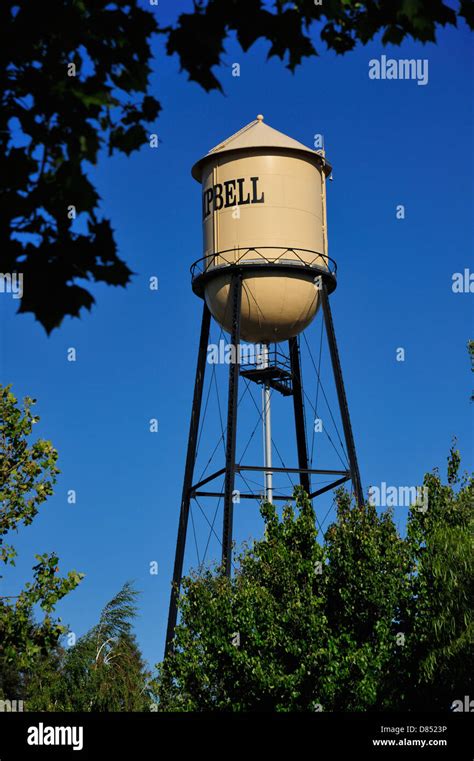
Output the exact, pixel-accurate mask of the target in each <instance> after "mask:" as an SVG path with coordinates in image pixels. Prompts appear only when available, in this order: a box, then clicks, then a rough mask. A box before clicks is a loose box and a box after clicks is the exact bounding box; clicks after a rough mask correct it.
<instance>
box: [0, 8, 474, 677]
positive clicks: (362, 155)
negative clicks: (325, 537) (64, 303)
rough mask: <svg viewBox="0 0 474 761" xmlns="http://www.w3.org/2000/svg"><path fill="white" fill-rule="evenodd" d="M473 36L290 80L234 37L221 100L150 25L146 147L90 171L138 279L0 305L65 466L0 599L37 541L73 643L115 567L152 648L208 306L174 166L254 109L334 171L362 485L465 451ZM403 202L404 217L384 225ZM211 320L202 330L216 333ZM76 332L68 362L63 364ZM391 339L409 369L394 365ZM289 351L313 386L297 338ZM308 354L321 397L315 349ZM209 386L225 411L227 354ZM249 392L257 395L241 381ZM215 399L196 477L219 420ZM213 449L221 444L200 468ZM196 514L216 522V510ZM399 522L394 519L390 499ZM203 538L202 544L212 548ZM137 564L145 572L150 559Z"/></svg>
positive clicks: (321, 448) (16, 369) (162, 606)
mask: <svg viewBox="0 0 474 761" xmlns="http://www.w3.org/2000/svg"><path fill="white" fill-rule="evenodd" d="M177 5H178V4H176V3H171V2H165V1H164V0H163V1H162V2H160V5H159V8H158V9H154V12H155V13H157V15H158V17H159V19H160V21H162V23H163V24H166V23H168V22H169V21H172V20H173V19H174V18H175V16H176V10H175V8H176V6H177ZM188 7H189V4H188V3H180V4H179V8H180V9H187V8H188ZM471 44H472V41H471V38H470V36H469V32H468V31H467V29H466V28H465V27H463V28H461V29H460V30H458V31H456V30H454V29H446V30H444V31H443V30H442V31H441V32H440V33H439V44H438V45H437V46H434V45H430V46H421V45H415V44H412V43H408V44H405V45H403V46H402V48H394V47H388V48H382V47H381V45H380V43H379V42H374V43H372V44H371V45H369V46H367V47H365V48H364V47H361V46H359V47H358V48H357V49H356V51H355V52H353V53H351V54H348V55H347V56H344V57H339V58H338V57H336V56H335V55H334V54H332V53H326V52H324V45H323V44H322V43H319V45H318V47H319V49H320V53H321V55H320V57H319V58H317V59H312V60H309V61H305V63H304V64H303V65H302V66H301V67H300V68H298V69H297V71H296V74H294V75H292V74H291V73H290V72H289V71H288V70H287V69H285V67H284V65H282V63H281V62H279V61H278V60H277V59H272V60H271V61H268V62H267V61H266V52H267V48H268V45H267V44H265V43H259V44H257V45H255V46H254V47H253V48H252V49H251V51H250V52H249V53H247V54H243V53H242V51H241V50H240V48H239V46H238V45H237V44H236V42H235V40H233V39H231V40H230V41H229V42H228V43H227V45H226V55H225V61H226V65H225V66H224V67H222V69H221V71H220V77H221V80H222V84H223V87H224V90H225V96H223V95H221V94H219V93H211V94H206V93H205V92H204V91H202V90H201V89H200V88H199V87H198V86H197V85H196V84H194V83H189V82H188V81H187V78H186V75H184V74H182V73H180V72H179V62H178V60H177V58H176V57H173V58H171V59H170V58H168V57H167V56H166V55H165V53H164V49H163V39H161V38H158V39H156V40H155V42H154V54H155V60H154V65H153V68H154V73H153V77H152V93H153V94H154V95H155V96H156V97H158V99H159V100H160V101H161V103H162V106H163V112H162V114H161V115H160V116H159V119H158V120H157V123H156V126H155V129H154V131H156V132H157V133H158V136H159V140H160V146H159V148H158V149H157V150H153V149H151V148H149V147H148V146H145V147H144V148H142V150H141V151H140V152H139V153H136V154H133V155H132V156H131V157H130V158H126V157H121V156H116V157H112V158H108V157H107V156H105V155H104V156H103V157H102V158H101V160H100V162H99V164H98V166H97V167H95V168H93V169H91V171H90V175H91V177H92V178H93V180H94V182H95V183H96V184H97V187H98V189H99V192H100V195H101V197H102V205H101V208H102V210H103V213H104V215H106V216H108V217H110V218H111V220H112V225H113V227H114V229H115V233H116V239H117V242H118V246H119V251H120V254H121V256H122V258H124V259H125V261H126V262H127V263H128V264H129V266H130V267H131V269H132V270H133V271H134V272H135V273H136V275H135V276H134V278H133V282H132V284H131V285H130V286H129V287H128V288H127V289H126V290H123V289H113V288H108V287H105V286H100V285H98V286H94V285H92V286H91V289H92V292H93V294H94V296H95V298H96V301H97V304H96V306H95V307H94V308H93V310H92V312H91V313H90V314H89V313H84V314H83V316H82V319H81V320H73V319H69V318H67V319H66V320H65V321H64V324H63V326H62V327H61V329H60V330H57V331H54V333H53V335H52V336H51V337H49V338H48V337H47V336H46V334H45V333H44V331H43V329H42V328H41V327H40V325H39V324H38V323H35V322H34V319H33V317H32V316H17V315H15V308H16V304H15V302H14V301H13V300H12V299H11V298H10V297H9V296H7V295H3V296H1V298H0V310H1V328H0V368H1V379H2V382H4V383H7V382H8V383H12V384H13V388H14V391H15V392H16V394H17V395H18V396H20V397H22V396H24V395H25V394H29V395H32V396H34V397H36V398H37V399H38V405H37V412H38V414H39V415H40V416H41V423H40V424H39V425H38V426H37V427H36V429H35V432H36V433H37V435H41V436H43V437H45V438H48V439H51V440H52V441H53V443H54V445H55V446H56V448H57V449H58V450H59V454H60V460H59V466H60V468H61V475H60V478H59V480H58V484H57V488H56V493H55V495H54V497H52V498H51V499H50V500H48V502H47V503H46V504H45V505H44V506H43V507H42V509H41V513H40V515H39V516H38V517H37V519H36V520H35V522H34V524H33V525H32V526H30V527H28V528H25V529H21V531H20V533H19V534H18V536H17V537H15V538H14V539H15V544H16V547H17V549H18V551H19V559H18V564H17V567H16V569H15V570H14V572H7V574H6V576H5V580H4V584H3V587H4V588H5V592H4V594H15V591H16V590H18V589H19V588H21V586H22V585H23V584H24V582H25V581H26V580H27V579H28V578H29V577H30V575H31V566H32V565H33V562H34V560H33V555H34V553H35V552H47V551H53V550H55V551H57V552H58V554H59V556H60V568H61V571H62V572H66V571H67V570H69V569H72V568H75V569H77V570H81V571H83V572H85V574H86V578H85V579H84V581H83V582H82V584H81V585H80V587H79V588H78V589H77V590H76V591H75V592H74V593H73V594H71V595H69V596H68V597H67V598H66V599H65V600H64V601H62V602H61V604H60V605H59V606H58V612H59V614H60V615H61V617H62V619H63V620H64V621H65V622H67V623H68V624H69V625H70V628H71V630H72V631H74V632H75V633H76V634H77V635H78V636H79V635H81V634H82V633H84V632H85V631H86V630H87V629H88V628H89V627H90V626H91V625H92V624H94V623H95V621H96V620H97V617H98V615H99V611H100V609H101V608H102V607H103V605H104V604H105V603H106V602H107V600H108V599H110V598H111V597H112V596H113V594H114V593H115V592H116V591H117V590H118V589H119V588H120V587H121V586H122V584H123V582H124V581H126V580H127V579H134V580H135V581H136V585H137V587H138V589H140V590H141V591H142V595H141V597H140V617H139V619H138V621H137V626H136V631H137V635H138V639H139V643H140V645H141V647H142V649H143V652H144V655H145V657H146V659H147V660H148V661H149V663H150V664H153V663H156V662H157V661H158V660H160V658H161V656H162V649H163V640H164V631H165V626H166V617H167V609H168V597H169V589H170V579H171V574H172V563H173V557H174V548H175V542H176V531H177V521H178V514H179V504H180V494H181V487H182V476H183V469H184V458H185V448H186V441H187V432H188V426H189V414H190V405H191V399H192V391H193V382H194V369H195V361H196V352H197V342H198V338H199V328H200V317H201V309H202V305H201V302H200V301H199V300H198V299H197V297H196V296H195V295H194V294H193V293H192V291H191V287H190V277H189V267H190V265H191V263H192V262H193V261H194V260H196V259H198V258H199V257H200V256H201V255H202V254H201V229H200V203H201V201H200V188H199V185H198V184H197V183H196V182H195V181H194V180H193V179H192V178H191V175H190V169H191V166H192V164H193V163H194V162H195V161H196V159H198V158H199V157H201V156H202V155H203V154H204V153H206V152H207V151H208V150H209V148H211V147H212V146H214V145H216V144H217V143H218V142H220V141H221V140H222V139H223V138H225V137H227V136H228V135H230V134H232V133H233V132H235V131H236V130H238V129H240V127H242V126H243V125H244V124H246V123H248V122H250V121H251V120H252V119H254V118H255V116H256V115H257V114H258V113H262V114H264V116H265V121H266V122H267V123H268V124H270V125H271V126H272V127H275V128H276V129H278V130H281V131H282V132H285V133H287V134H289V135H290V136H291V137H294V138H295V139H297V140H299V141H301V142H303V143H305V144H307V145H309V146H312V144H313V136H314V135H315V134H316V133H322V134H323V135H324V138H325V145H326V150H327V156H328V158H329V160H330V161H331V162H332V163H333V166H334V181H333V182H332V183H330V184H329V187H328V214H329V253H330V255H331V256H332V257H333V258H335V259H336V260H337V262H338V267H339V283H338V288H337V290H336V292H335V293H334V295H333V296H332V297H331V298H332V301H331V303H332V307H333V314H334V320H335V325H336V331H337V335H338V341H339V348H340V353H341V360H342V366H343V371H344V376H345V382H346V389H347V394H348V399H349V404H350V410H351V415H352V422H353V428H354V433H355V438H356V445H357V450H358V457H359V462H360V467H361V474H362V480H363V484H364V487H365V489H367V487H368V486H369V485H370V484H380V483H381V482H382V481H385V482H386V483H387V484H390V485H416V484H419V483H420V482H421V481H422V478H423V473H424V472H425V471H427V470H430V469H432V468H433V467H435V466H439V467H440V468H441V470H442V471H443V473H444V471H445V463H446V456H447V454H448V450H449V447H450V443H451V439H452V437H453V436H454V435H456V436H457V437H458V442H459V448H460V449H461V454H462V456H463V464H464V466H465V467H469V468H470V467H471V466H472V454H473V446H472V445H473V442H472V423H471V421H472V418H471V415H472V408H471V407H470V403H469V396H470V392H471V386H472V377H471V374H470V372H469V360H468V356H467V352H466V342H467V340H468V338H469V337H472V332H473V331H472V294H469V293H453V291H452V287H451V286H452V276H453V273H456V272H463V271H464V269H465V268H469V267H471V269H472V266H473V265H472V258H470V255H471V253H472V243H473V229H472V211H473V209H472V202H473V189H472V169H473V167H472V130H473V121H472V96H471V92H470V88H469V84H470V82H471V81H472V63H471V56H470V49H469V46H470V45H471ZM382 54H387V55H389V56H392V57H394V58H411V57H414V58H422V59H425V58H426V59H428V62H429V81H428V84H427V85H426V86H419V85H417V83H416V81H397V80H394V81H389V80H385V81H383V80H379V81H375V80H371V79H369V76H368V68H369V61H370V59H373V58H380V56H381V55H382ZM232 63H239V64H240V67H241V71H240V77H233V76H232ZM399 204H403V205H404V206H405V210H406V212H405V214H406V215H405V219H403V220H399V219H397V218H396V207H397V205H399ZM151 276H157V277H158V278H159V290H158V292H154V291H150V289H149V285H148V284H149V278H150V277H151ZM212 335H213V337H214V339H215V340H217V339H218V338H219V330H218V329H216V328H215V327H214V328H213V333H212ZM319 337H320V317H318V318H317V319H316V321H315V323H314V324H313V326H311V327H310V328H309V330H308V331H307V339H308V343H309V345H310V346H311V347H312V351H313V354H314V356H315V357H317V355H318V350H319ZM70 347H74V348H75V349H76V352H77V361H76V362H68V361H67V351H68V349H69V348H70ZM399 347H403V348H404V349H405V361H404V362H397V361H396V350H397V348H399ZM303 364H304V371H305V379H306V378H307V380H306V391H307V393H308V397H309V398H310V399H314V393H315V383H314V378H313V377H312V375H313V374H312V373H311V362H310V359H309V357H308V356H306V355H305V354H304V353H303ZM322 368H323V382H324V384H325V388H327V394H328V398H329V399H330V401H332V402H334V394H333V392H332V390H331V379H330V374H329V365H328V357H327V350H326V349H325V350H324V352H323V358H322ZM209 377H210V374H208V378H209ZM216 383H217V387H218V389H219V395H220V403H221V406H222V405H223V404H224V403H225V394H226V388H227V378H226V375H225V371H224V370H223V369H222V368H218V370H217V371H216ZM242 390H244V389H242ZM254 397H255V400H256V404H257V406H258V404H259V403H260V397H259V394H258V392H257V393H256V392H255V390H254ZM212 404H213V406H212V405H211V407H210V409H209V414H208V419H207V427H206V428H205V431H204V434H203V436H202V441H201V448H200V458H199V461H198V467H197V469H196V470H197V474H198V475H199V474H200V472H201V470H202V468H203V467H204V466H205V465H206V463H207V460H208V457H209V455H210V453H211V452H212V450H213V449H214V446H215V444H216V442H217V441H218V439H219V435H220V425H219V421H218V414H217V412H218V411H217V407H216V402H213V403H212ZM245 405H246V406H245ZM245 405H244V402H243V403H242V413H241V418H240V420H241V428H240V431H239V433H240V434H241V435H240V439H239V447H240V451H242V447H243V446H245V442H246V438H247V435H248V434H250V433H251V431H252V430H253V429H254V427H255V425H256V422H257V420H258V416H257V417H256V409H255V406H254V404H253V402H252V401H251V399H250V393H249V394H248V395H247V398H246V400H245ZM274 410H275V420H274V438H275V442H276V444H277V447H278V450H279V452H280V454H281V455H282V458H283V460H284V461H285V462H286V464H287V465H289V464H296V458H295V454H294V451H293V448H292V443H291V442H292V436H293V429H292V424H291V414H290V413H291V409H290V407H289V403H288V402H285V401H284V400H281V399H278V400H275V405H274ZM211 412H215V413H216V414H215V415H214V418H213V416H212V414H210V413H211ZM324 414H325V413H324ZM151 418H157V419H158V421H159V426H158V433H151V432H150V431H149V420H150V419H151ZM311 420H312V415H309V416H308V421H309V424H310V421H311ZM340 428H341V427H340V426H339V429H340ZM317 435H319V436H321V434H317ZM260 450H261V432H260V430H259V429H257V431H256V433H255V435H254V437H253V439H252V443H251V446H250V449H249V451H248V452H247V456H248V460H247V461H248V462H251V461H253V462H255V461H256V460H257V459H258V458H259V457H261V451H260ZM316 453H317V454H316V457H315V463H316V462H317V461H319V462H322V461H324V463H327V465H328V467H337V460H336V461H335V460H334V458H333V459H332V460H331V457H332V456H333V455H331V448H330V447H328V446H327V442H326V443H324V442H322V441H320V440H317V441H316ZM333 454H334V453H333ZM219 457H220V459H219ZM277 460H278V457H277V456H276V455H275V462H276V461H277ZM292 460H293V462H291V461H292ZM221 462H222V447H221V449H220V451H219V450H218V453H217V454H216V457H215V459H214V460H213V464H214V463H215V464H216V469H217V467H219V466H220V464H221ZM278 464H279V463H278ZM315 467H316V464H315ZM70 489H74V490H76V492H77V502H76V504H75V505H70V504H68V502H67V492H68V490H70ZM316 507H317V511H318V517H319V519H320V521H321V522H323V519H324V518H325V516H326V520H325V523H324V527H325V528H326V527H327V525H328V522H329V521H330V519H331V517H332V516H333V515H334V513H333V511H331V499H330V498H327V499H326V498H324V499H321V502H320V503H318V502H317V503H316ZM328 510H329V511H330V512H329V514H328V515H327V513H328ZM205 511H206V514H207V515H208V516H210V520H211V522H212V517H213V515H214V511H213V506H212V504H211V503H209V506H208V507H207V508H205ZM395 515H396V519H397V522H398V523H399V525H400V527H401V528H403V525H404V521H405V516H406V508H403V507H402V508H397V510H396V513H395ZM193 517H194V520H195V528H196V535H197V539H198V541H197V544H198V548H199V550H200V553H201V554H200V558H201V559H202V549H203V547H205V545H206V541H207V534H208V530H207V524H206V523H205V520H204V518H203V516H202V514H201V512H200V511H199V509H195V511H194V513H193ZM219 518H220V514H218V517H217V521H216V531H217V533H218V534H220V521H219ZM261 529H262V523H261V519H260V518H259V514H258V507H257V505H254V504H252V503H250V502H249V503H247V502H244V503H242V505H241V506H238V509H237V510H236V515H235V534H236V538H237V540H238V541H241V540H242V539H244V538H249V537H252V536H253V537H258V536H260V535H261ZM189 538H190V541H189V552H188V554H187V558H186V564H187V567H189V565H194V566H195V565H196V562H197V559H196V552H195V549H194V542H193V534H192V528H191V526H190V534H189ZM218 551H219V548H218V543H217V541H216V540H215V539H213V540H212V541H211V543H210V545H209V549H208V553H207V559H211V558H212V557H214V558H215V557H217V556H218ZM152 561H157V562H158V566H159V573H158V575H157V576H155V575H150V573H149V567H150V562H152Z"/></svg>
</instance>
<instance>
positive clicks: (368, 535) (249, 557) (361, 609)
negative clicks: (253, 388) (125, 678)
mask: <svg viewBox="0 0 474 761" xmlns="http://www.w3.org/2000/svg"><path fill="white" fill-rule="evenodd" d="M458 470H459V453H458V452H457V451H456V450H455V449H454V448H453V449H452V450H451V454H450V457H449V460H448V483H447V484H446V485H443V484H442V483H441V481H440V479H439V476H438V475H437V473H434V474H428V475H427V476H426V477H425V481H424V485H425V487H426V488H427V489H428V507H427V509H425V508H424V506H423V507H420V506H417V505H414V506H413V507H411V508H410V511H409V517H408V528H407V535H406V537H402V536H401V535H400V534H399V532H398V530H397V528H396V526H395V524H394V521H393V518H392V514H391V512H390V511H385V512H382V513H381V514H380V512H377V511H376V509H375V507H373V506H371V505H369V504H368V505H364V506H362V507H357V506H355V505H353V504H352V503H351V500H350V498H349V497H348V495H347V494H346V493H344V492H343V491H340V492H339V494H338V500H337V501H338V508H337V520H336V522H335V523H334V524H333V525H332V526H331V527H330V528H329V529H328V531H327V533H326V536H325V538H324V543H323V544H320V543H318V542H317V541H316V533H317V532H316V528H315V515H314V512H313V509H312V507H311V505H310V504H309V502H308V501H307V499H306V497H305V495H304V494H303V493H302V492H301V491H299V492H298V493H297V510H296V512H294V511H293V509H292V508H290V507H286V508H285V509H284V510H283V514H282V517H281V519H280V518H279V517H278V514H277V511H276V509H275V508H274V507H273V506H271V505H268V504H266V505H264V506H263V508H262V516H263V519H264V521H265V538H264V539H263V540H262V541H258V542H255V543H254V544H253V545H252V546H251V547H247V548H245V549H244V551H243V553H242V554H241V555H240V558H239V562H238V569H237V572H236V574H235V576H234V577H233V578H232V579H231V580H229V579H227V578H226V577H225V576H224V575H223V574H222V572H221V569H217V570H215V571H213V570H206V571H204V572H203V573H201V574H195V575H193V576H192V577H189V578H187V579H186V580H185V582H184V585H183V594H182V596H181V601H180V611H181V623H180V624H179V625H178V627H177V629H176V636H175V650H174V652H173V653H172V654H171V655H170V656H169V657H168V658H167V659H166V660H165V662H164V663H163V664H161V665H160V667H159V678H158V681H157V684H156V691H157V694H158V696H159V701H160V709H162V710H179V711H190V710H198V711H202V710H221V711H222V710H231V711H244V710H251V711H255V710H271V711H288V710H290V711H291V710H296V711H314V710H316V711H318V710H324V711H337V710H340V711H367V710H390V709H394V708H399V709H401V710H411V709H416V708H418V709H430V708H433V709H439V710H449V708H450V705H451V703H452V702H453V700H456V699H459V698H462V697H463V696H464V695H465V694H468V689H469V684H468V679H469V674H470V673H472V667H473V665H474V663H473V658H472V640H473V624H472V614H471V609H470V601H469V598H470V596H471V597H472V593H473V589H472V586H473V561H472V557H473V555H472V522H473V512H474V511H473V482H472V479H468V478H467V477H464V478H463V479H461V481H459V480H458Z"/></svg>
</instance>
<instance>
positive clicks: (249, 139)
mask: <svg viewBox="0 0 474 761" xmlns="http://www.w3.org/2000/svg"><path fill="white" fill-rule="evenodd" d="M252 148H257V149H259V148H278V149H280V150H288V151H297V152H298V153H306V154H308V153H309V154H311V155H312V156H315V157H318V160H319V161H320V160H321V154H320V153H318V152H317V151H313V150H312V149H311V148H308V147H307V146H306V145H303V143H299V142H298V140H293V138H292V137H288V135H285V134H284V133H283V132H280V131H279V130H277V129H273V127H270V126H269V125H268V124H264V122H263V116H262V115H261V114H259V115H258V116H257V118H256V119H254V121H253V122H249V124H246V125H245V127H242V129H239V131H238V132H234V134H233V135H231V136H230V137H228V138H226V139H225V140H223V141H222V142H221V143H219V144H218V145H216V146H215V147H214V148H211V150H210V151H209V153H207V154H206V155H205V156H203V157H202V158H201V159H199V161H197V162H196V163H195V164H194V166H193V168H192V170H191V174H192V176H193V177H194V179H195V180H198V182H201V169H202V165H203V164H204V163H205V162H206V161H207V160H208V159H211V158H212V157H213V156H214V155H215V154H217V153H227V152H228V151H240V150H249V149H252ZM324 171H325V174H330V172H331V166H330V165H329V164H328V163H327V161H325V166H324Z"/></svg>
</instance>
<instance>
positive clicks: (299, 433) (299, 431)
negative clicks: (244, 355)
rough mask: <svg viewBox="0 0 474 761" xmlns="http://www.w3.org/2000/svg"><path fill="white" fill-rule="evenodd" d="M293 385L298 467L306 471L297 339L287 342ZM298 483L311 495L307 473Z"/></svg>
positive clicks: (306, 453) (306, 451)
mask: <svg viewBox="0 0 474 761" xmlns="http://www.w3.org/2000/svg"><path fill="white" fill-rule="evenodd" d="M288 347H289V352H290V363H291V373H292V378H293V381H292V385H293V406H294V412H295V427H296V446H297V448H298V465H299V467H300V468H304V469H305V470H308V467H309V466H308V450H307V447H306V429H305V420H304V406H303V387H302V384H301V365H300V347H299V345H298V339H297V338H290V340H289V341H288ZM300 483H301V486H302V487H303V489H304V490H305V492H306V494H308V495H310V494H311V482H310V476H309V473H300Z"/></svg>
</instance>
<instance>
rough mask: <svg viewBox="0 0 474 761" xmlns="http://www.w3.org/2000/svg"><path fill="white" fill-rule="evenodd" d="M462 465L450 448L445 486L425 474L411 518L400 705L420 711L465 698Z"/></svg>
mask: <svg viewBox="0 0 474 761" xmlns="http://www.w3.org/2000/svg"><path fill="white" fill-rule="evenodd" d="M460 462H461V459H460V455H459V452H458V450H457V449H455V445H454V444H453V446H452V448H451V452H450V456H449V458H448V479H447V484H442V482H441V479H440V477H439V474H438V473H437V471H435V472H434V473H430V474H427V475H426V476H425V480H424V487H425V489H426V490H427V497H428V500H427V510H426V511H425V510H414V511H413V512H411V514H410V518H409V521H408V530H407V540H406V544H407V546H408V548H409V552H410V557H411V558H412V563H413V566H412V573H411V574H410V576H409V585H410V587H409V591H410V594H409V596H408V597H406V598H405V600H404V605H402V607H401V621H400V626H401V629H402V630H404V631H405V632H406V647H405V648H402V649H401V651H400V654H399V658H398V676H397V681H398V682H399V685H398V687H399V690H400V693H401V694H400V696H399V701H400V702H401V704H402V705H403V706H405V705H408V706H409V707H410V708H417V709H419V710H423V709H424V708H425V706H427V705H429V706H431V707H432V708H433V709H443V708H444V709H446V707H447V706H448V707H449V706H450V705H451V703H452V701H453V700H457V699H462V698H463V696H464V695H465V694H467V693H468V691H469V680H470V679H472V674H473V672H474V650H473V647H472V644H473V642H474V619H473V613H472V600H473V599H474V553H473V549H474V546H473V536H474V482H473V480H472V478H469V477H468V476H467V475H466V474H464V475H462V476H461V475H460V474H459V468H460ZM404 675H405V678H407V677H408V682H407V683H405V684H403V682H404V681H405V679H404ZM402 686H403V689H400V688H401V687H402ZM471 689H472V685H471Z"/></svg>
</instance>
